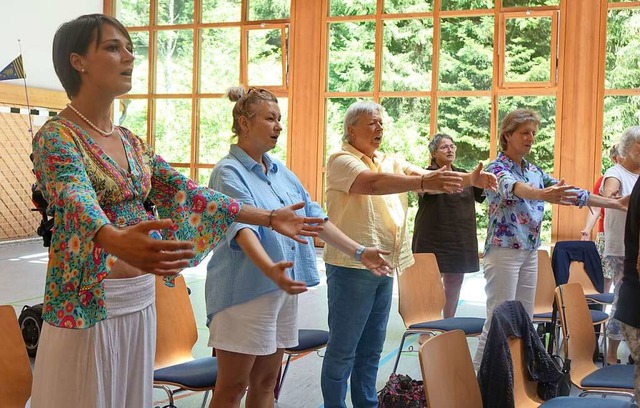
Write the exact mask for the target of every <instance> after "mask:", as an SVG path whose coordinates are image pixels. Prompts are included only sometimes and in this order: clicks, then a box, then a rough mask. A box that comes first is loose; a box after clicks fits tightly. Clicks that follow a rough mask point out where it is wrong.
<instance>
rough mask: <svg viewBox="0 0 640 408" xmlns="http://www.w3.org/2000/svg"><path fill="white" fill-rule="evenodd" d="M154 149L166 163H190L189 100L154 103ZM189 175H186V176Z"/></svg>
mask: <svg viewBox="0 0 640 408" xmlns="http://www.w3.org/2000/svg"><path fill="white" fill-rule="evenodd" d="M155 106H156V114H155V116H156V117H155V120H156V123H155V148H156V153H158V154H159V155H161V156H162V157H163V158H164V159H165V160H166V161H168V162H174V163H189V162H190V161H191V100H190V99H158V100H156V101H155ZM188 174H189V173H187V175H188Z"/></svg>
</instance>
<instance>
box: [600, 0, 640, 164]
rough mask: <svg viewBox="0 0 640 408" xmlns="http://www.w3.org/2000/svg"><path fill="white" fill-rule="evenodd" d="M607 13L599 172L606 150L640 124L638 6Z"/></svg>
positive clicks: (617, 5)
mask: <svg viewBox="0 0 640 408" xmlns="http://www.w3.org/2000/svg"><path fill="white" fill-rule="evenodd" d="M608 6H609V10H608V13H607V46H606V56H605V58H606V60H605V78H604V87H605V93H604V94H605V98H604V118H603V135H602V156H603V157H602V169H603V171H604V170H606V169H607V168H609V167H610V166H611V165H612V163H611V160H609V155H608V152H609V149H610V148H611V146H612V145H614V144H616V143H618V141H619V140H620V136H621V135H622V133H623V132H624V130H625V129H627V128H628V127H629V126H637V125H638V124H640V75H638V69H639V68H640V2H634V3H632V4H629V3H624V2H610V3H609V4H608Z"/></svg>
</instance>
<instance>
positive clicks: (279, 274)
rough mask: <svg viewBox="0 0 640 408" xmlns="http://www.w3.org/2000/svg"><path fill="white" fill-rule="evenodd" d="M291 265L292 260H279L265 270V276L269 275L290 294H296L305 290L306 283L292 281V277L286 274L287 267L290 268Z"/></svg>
mask: <svg viewBox="0 0 640 408" xmlns="http://www.w3.org/2000/svg"><path fill="white" fill-rule="evenodd" d="M292 266H293V262H291V261H280V262H277V263H275V264H273V266H271V268H269V270H268V271H267V272H266V274H267V276H269V277H270V278H271V279H272V280H273V281H274V282H275V283H276V285H278V287H279V288H280V289H282V290H284V291H285V292H287V293H288V294H290V295H297V294H299V293H302V292H306V291H307V285H306V284H305V283H304V282H300V281H294V280H293V279H291V278H289V276H287V268H291V267H292Z"/></svg>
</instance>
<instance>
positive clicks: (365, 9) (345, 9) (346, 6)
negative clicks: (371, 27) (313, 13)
mask: <svg viewBox="0 0 640 408" xmlns="http://www.w3.org/2000/svg"><path fill="white" fill-rule="evenodd" d="M375 12H376V0H329V15H330V16H364V15H368V14H374V13H375Z"/></svg>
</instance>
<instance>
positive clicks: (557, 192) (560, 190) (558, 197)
mask: <svg viewBox="0 0 640 408" xmlns="http://www.w3.org/2000/svg"><path fill="white" fill-rule="evenodd" d="M541 192H542V197H541V199H542V200H544V201H546V202H548V203H551V204H560V205H575V203H576V201H577V200H578V191H577V190H576V187H575V186H572V185H568V184H565V182H564V180H560V181H559V182H558V183H557V184H555V185H553V186H549V187H545V188H544V189H542V190H541Z"/></svg>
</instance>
